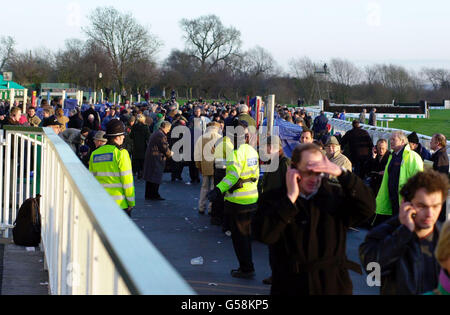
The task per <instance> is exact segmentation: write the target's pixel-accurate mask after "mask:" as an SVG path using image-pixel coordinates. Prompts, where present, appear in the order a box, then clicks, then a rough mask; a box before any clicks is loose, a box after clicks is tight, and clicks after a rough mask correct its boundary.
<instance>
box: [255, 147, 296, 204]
mask: <svg viewBox="0 0 450 315" xmlns="http://www.w3.org/2000/svg"><path fill="white" fill-rule="evenodd" d="M290 164H291V160H290V159H289V158H287V157H286V156H285V155H284V154H283V155H281V156H280V159H279V161H278V169H277V170H276V171H275V172H265V173H264V175H263V178H262V181H260V183H261V187H260V195H259V197H260V198H259V200H261V198H262V197H263V195H264V194H266V193H269V192H270V191H274V190H279V189H280V188H282V187H284V188H285V187H286V173H287V171H288V169H289V167H290Z"/></svg>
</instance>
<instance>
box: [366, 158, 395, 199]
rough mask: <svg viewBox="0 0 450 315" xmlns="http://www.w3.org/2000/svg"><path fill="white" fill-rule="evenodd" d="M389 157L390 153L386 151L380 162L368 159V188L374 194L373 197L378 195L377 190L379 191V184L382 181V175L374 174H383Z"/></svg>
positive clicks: (376, 159) (375, 159)
mask: <svg viewBox="0 0 450 315" xmlns="http://www.w3.org/2000/svg"><path fill="white" fill-rule="evenodd" d="M390 156H391V152H390V151H386V153H385V154H384V155H383V157H382V158H381V160H379V159H378V156H377V157H376V158H373V157H370V162H369V177H370V187H371V188H372V191H373V192H374V194H375V196H376V195H377V194H378V190H380V186H381V182H382V181H383V175H379V174H376V173H379V172H383V171H384V170H385V169H386V164H387V162H388V160H389V157H390Z"/></svg>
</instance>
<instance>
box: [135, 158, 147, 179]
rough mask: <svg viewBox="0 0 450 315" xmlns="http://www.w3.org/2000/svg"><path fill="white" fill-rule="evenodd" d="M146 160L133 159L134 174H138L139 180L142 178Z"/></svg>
mask: <svg viewBox="0 0 450 315" xmlns="http://www.w3.org/2000/svg"><path fill="white" fill-rule="evenodd" d="M144 161H145V160H144V159H133V173H134V174H137V175H138V177H139V178H141V177H142V171H143V170H144Z"/></svg>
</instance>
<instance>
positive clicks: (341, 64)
mask: <svg viewBox="0 0 450 315" xmlns="http://www.w3.org/2000/svg"><path fill="white" fill-rule="evenodd" d="M330 79H331V82H332V83H333V86H334V92H335V97H336V98H338V100H339V101H340V102H342V103H346V102H347V101H348V97H349V95H350V89H351V87H352V86H353V85H355V84H357V83H359V82H360V79H361V71H360V70H359V69H358V68H357V67H356V66H355V65H354V64H353V63H351V62H350V61H348V60H343V59H332V60H331V62H330Z"/></svg>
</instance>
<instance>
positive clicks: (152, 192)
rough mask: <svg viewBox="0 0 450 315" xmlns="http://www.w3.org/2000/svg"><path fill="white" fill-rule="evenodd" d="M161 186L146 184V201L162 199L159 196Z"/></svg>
mask: <svg viewBox="0 0 450 315" xmlns="http://www.w3.org/2000/svg"><path fill="white" fill-rule="evenodd" d="M158 190H159V184H154V183H151V182H146V183H145V199H146V200H148V199H155V198H159V197H161V196H160V195H159V192H158Z"/></svg>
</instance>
